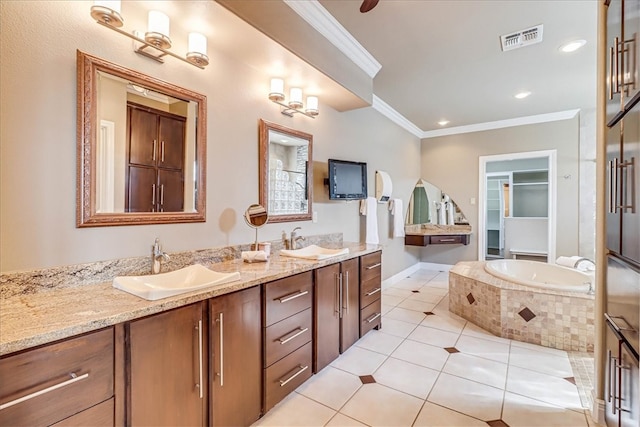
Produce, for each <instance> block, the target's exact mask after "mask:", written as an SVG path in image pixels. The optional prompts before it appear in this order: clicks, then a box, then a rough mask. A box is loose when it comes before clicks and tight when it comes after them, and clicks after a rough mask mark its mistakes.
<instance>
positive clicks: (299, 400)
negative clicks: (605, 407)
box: [255, 270, 594, 427]
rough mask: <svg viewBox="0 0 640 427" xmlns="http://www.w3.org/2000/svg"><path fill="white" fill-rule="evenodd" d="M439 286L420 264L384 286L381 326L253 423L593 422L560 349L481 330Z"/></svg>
mask: <svg viewBox="0 0 640 427" xmlns="http://www.w3.org/2000/svg"><path fill="white" fill-rule="evenodd" d="M415 291H419V292H415ZM447 291H448V276H447V273H439V272H437V271H428V270H420V271H418V272H416V273H414V274H412V275H411V276H410V277H408V278H406V279H404V280H402V281H400V282H399V283H397V284H396V285H394V286H393V287H391V288H389V289H385V291H384V292H383V294H382V304H383V318H382V329H380V330H379V331H376V330H373V331H371V332H369V333H368V334H367V335H366V336H364V337H363V338H362V339H360V340H359V341H358V342H357V343H356V344H355V345H354V346H353V347H351V348H350V349H349V350H347V351H346V352H345V353H344V354H342V355H341V356H340V357H339V358H338V359H337V360H335V361H334V362H333V363H332V364H331V365H330V366H327V367H326V368H325V369H324V370H322V371H321V372H319V373H318V374H316V375H314V376H313V377H312V378H311V379H309V380H308V381H307V382H306V383H305V384H303V385H301V386H300V387H298V389H297V390H296V391H295V392H294V393H291V394H290V395H289V396H288V397H287V398H285V399H284V400H283V401H282V402H280V403H279V404H278V405H277V406H276V407H274V408H273V409H272V410H271V411H269V412H268V413H267V414H266V415H265V416H264V417H263V418H261V419H260V420H259V421H258V422H256V423H255V425H256V426H325V425H326V426H362V425H369V426H487V425H489V426H492V427H504V426H509V427H516V426H526V427H529V426H545V427H546V426H572V427H573V426H575V427H587V426H588V425H594V423H593V422H591V423H589V422H588V420H587V417H589V415H588V413H587V412H586V411H585V409H584V408H583V405H582V403H581V400H580V395H579V393H578V389H577V387H576V385H574V383H572V382H571V381H569V380H567V379H565V378H569V379H572V378H573V377H574V375H573V372H572V368H571V364H570V362H569V357H568V355H567V353H566V352H564V351H560V350H555V349H549V348H546V347H539V346H536V345H532V344H526V343H521V342H517V341H511V340H507V339H503V338H499V337H496V336H493V335H491V334H489V333H488V332H485V331H484V330H483V329H481V328H479V327H477V326H475V325H473V324H471V323H468V322H467V321H465V320H464V319H462V318H460V317H457V316H456V315H454V314H452V313H450V312H449V309H448V299H447V298H448V297H447ZM425 312H431V313H433V314H430V315H427V314H425ZM445 348H447V350H445ZM362 375H372V376H373V378H374V379H375V382H374V383H367V384H363V382H362V381H361V379H360V376H362Z"/></svg>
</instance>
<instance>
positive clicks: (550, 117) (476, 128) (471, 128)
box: [421, 109, 580, 139]
mask: <svg viewBox="0 0 640 427" xmlns="http://www.w3.org/2000/svg"><path fill="white" fill-rule="evenodd" d="M579 112H580V109H575V110H566V111H558V112H555V113H546V114H538V115H535V116H525V117H517V118H515V119H507V120H497V121H495V122H486V123H476V124H473V125H467V126H457V127H452V128H447V129H438V130H430V131H424V132H423V133H422V136H421V138H423V139H426V138H435V137H438V136H447V135H458V134H461V133H471V132H481V131H485V130H493V129H502V128H508V127H513V126H523V125H532V124H536V123H548V122H555V121H559V120H568V119H572V118H574V117H575V116H576V114H578V113H579Z"/></svg>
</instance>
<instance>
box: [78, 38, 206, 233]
mask: <svg viewBox="0 0 640 427" xmlns="http://www.w3.org/2000/svg"><path fill="white" fill-rule="evenodd" d="M77 66H78V93H77V95H78V180H77V185H78V188H77V209H76V210H77V226H78V227H95V226H105V225H133V224H166V223H179V222H204V221H205V206H206V204H205V184H206V183H205V171H206V165H205V153H206V97H205V96H204V95H202V94H199V93H196V92H193V91H191V90H188V89H185V88H182V87H179V86H176V85H173V84H170V83H167V82H164V81H161V80H158V79H155V78H153V77H150V76H147V75H145V74H142V73H139V72H137V71H133V70H129V69H127V68H124V67H122V66H119V65H116V64H113V63H110V62H107V61H105V60H103V59H100V58H97V57H93V56H91V55H88V54H86V53H83V52H80V51H78V63H77Z"/></svg>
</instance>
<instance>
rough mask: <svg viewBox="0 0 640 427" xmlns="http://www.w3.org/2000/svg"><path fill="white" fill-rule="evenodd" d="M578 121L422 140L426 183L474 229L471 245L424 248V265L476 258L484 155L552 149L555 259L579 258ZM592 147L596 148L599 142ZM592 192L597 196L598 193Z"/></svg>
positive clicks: (575, 119) (577, 119)
mask: <svg viewBox="0 0 640 427" xmlns="http://www.w3.org/2000/svg"><path fill="white" fill-rule="evenodd" d="M579 122H580V120H579V116H576V117H575V118H573V119H569V120H562V121H556V122H550V123H541V124H533V125H525V126H516V127H509V128H504V129H497V130H489V131H483V132H473V133H465V134H460V135H452V136H443V137H439V138H430V139H424V140H422V149H421V159H422V166H421V168H422V178H424V179H425V180H427V181H429V182H431V183H432V184H434V185H436V186H438V187H440V188H441V189H442V191H444V192H445V193H447V194H448V195H449V196H451V198H452V199H453V200H455V202H456V203H457V204H458V206H460V209H462V211H463V212H464V214H465V216H466V217H467V219H468V220H469V222H470V224H471V226H472V227H473V230H474V234H473V235H472V238H471V243H470V244H469V245H468V246H451V247H449V248H446V249H441V248H440V247H438V246H432V247H427V248H424V249H422V261H424V262H433V263H441V264H455V263H456V262H458V261H466V260H476V259H478V232H480V230H481V229H480V228H479V226H478V203H477V201H478V197H479V195H478V173H479V172H478V170H479V157H480V156H488V155H495V154H506V153H517V152H526V151H539V150H551V149H557V170H556V172H557V183H558V189H557V215H558V216H557V239H556V255H557V256H560V255H577V254H578V248H579V233H578V224H579V221H578V219H579V209H578V207H579V191H580V188H579V182H580V176H579V162H578V160H579V145H580V137H579V128H580V124H579ZM594 141H595V139H594ZM593 144H594V146H595V142H593ZM443 159H445V160H446V161H444V160H443ZM452 177H456V178H455V179H452ZM592 190H593V191H594V192H595V189H592ZM472 198H475V199H476V204H475V205H472V204H471V199H472ZM592 232H593V230H592Z"/></svg>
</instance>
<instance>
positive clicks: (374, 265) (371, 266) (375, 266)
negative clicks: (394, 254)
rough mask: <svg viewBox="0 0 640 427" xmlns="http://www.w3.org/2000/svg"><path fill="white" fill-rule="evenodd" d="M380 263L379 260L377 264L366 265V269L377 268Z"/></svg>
mask: <svg viewBox="0 0 640 427" xmlns="http://www.w3.org/2000/svg"><path fill="white" fill-rule="evenodd" d="M381 265H382V263H381V262H379V263H377V264H373V265H370V266H368V267H367V270H373V269H374V268H378V267H380V266H381Z"/></svg>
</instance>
